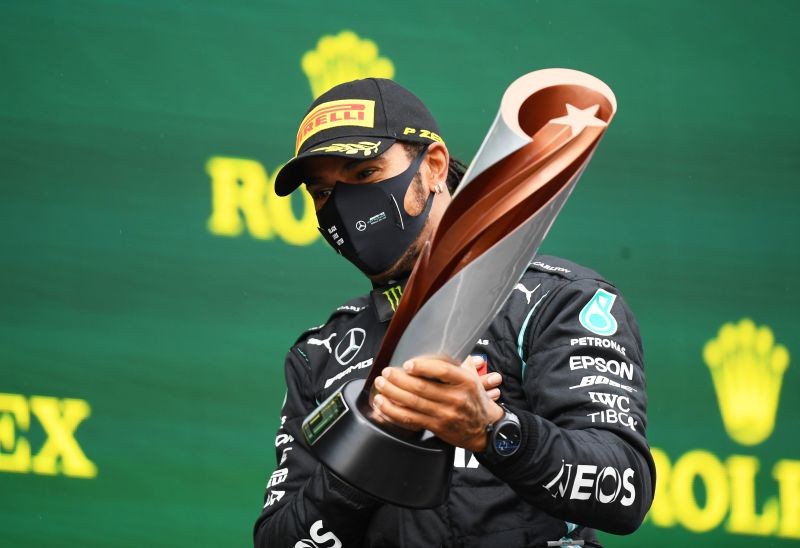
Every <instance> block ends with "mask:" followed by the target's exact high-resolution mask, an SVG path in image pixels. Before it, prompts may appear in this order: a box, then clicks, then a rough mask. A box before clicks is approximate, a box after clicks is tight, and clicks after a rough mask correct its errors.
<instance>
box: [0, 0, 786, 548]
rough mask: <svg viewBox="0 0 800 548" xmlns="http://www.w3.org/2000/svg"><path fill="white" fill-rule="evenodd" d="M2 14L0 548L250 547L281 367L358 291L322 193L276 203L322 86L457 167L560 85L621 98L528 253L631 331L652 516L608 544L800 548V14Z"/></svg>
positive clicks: (321, 9) (409, 6) (96, 8)
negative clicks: (421, 107)
mask: <svg viewBox="0 0 800 548" xmlns="http://www.w3.org/2000/svg"><path fill="white" fill-rule="evenodd" d="M0 14H1V16H0V79H2V85H0V161H1V162H2V164H1V165H2V170H3V171H2V176H0V181H2V201H0V220H1V221H0V222H1V223H2V224H1V225H0V226H2V232H1V233H0V265H1V266H2V270H1V271H0V281H1V282H2V283H0V494H1V496H0V545H3V546H246V545H248V544H250V543H251V540H250V530H251V526H252V523H253V521H254V519H255V518H256V516H257V515H258V513H259V511H260V509H261V506H262V501H261V497H262V494H263V488H264V484H265V483H266V480H267V478H268V477H269V474H270V472H271V471H272V469H273V467H274V464H275V457H274V433H275V430H276V429H277V426H278V422H279V409H280V405H281V401H282V398H283V391H284V388H283V356H284V354H285V352H286V350H287V349H288V347H289V346H290V345H291V344H292V342H293V341H294V339H295V338H296V337H297V335H298V334H299V333H300V332H301V331H302V330H304V329H306V328H307V327H310V326H312V325H316V324H319V323H322V322H323V321H324V320H325V318H326V317H327V315H328V313H329V312H330V311H331V310H332V309H333V308H334V307H335V306H337V305H338V304H341V303H342V302H343V301H345V300H347V299H348V298H350V297H352V296H354V295H356V294H360V293H363V292H365V291H366V290H367V289H368V283H367V282H366V280H365V279H363V278H362V277H361V276H360V275H359V273H358V272H357V271H356V270H355V269H354V268H352V267H351V266H349V264H347V263H346V262H345V261H342V260H340V259H339V258H337V257H336V256H335V254H334V253H333V252H331V251H330V250H329V249H328V248H327V247H326V245H325V244H324V243H323V242H322V240H321V239H320V238H319V237H318V236H317V232H316V228H315V222H314V221H315V220H314V217H313V213H312V212H311V210H309V206H308V203H307V202H306V201H303V199H302V198H299V197H295V198H293V199H291V200H287V199H278V198H276V197H274V196H273V195H272V194H271V193H270V191H269V188H270V185H271V177H272V176H273V174H274V173H275V171H276V169H277V168H278V167H279V165H280V164H281V163H282V162H284V161H286V160H287V159H288V158H289V157H290V156H291V154H292V152H293V145H294V135H295V131H296V128H297V124H298V122H299V121H300V119H301V118H302V115H303V113H304V111H305V109H306V107H307V106H308V104H309V103H310V101H311V100H312V98H313V97H314V96H315V94H316V93H318V91H316V92H315V90H319V89H322V88H324V87H325V86H326V85H328V84H329V83H335V81H336V79H337V78H354V77H359V76H366V75H383V76H391V75H393V76H394V77H395V78H396V79H397V80H398V81H399V82H400V83H401V84H403V85H406V86H407V87H409V88H410V89H412V90H414V91H415V92H416V93H417V94H418V95H419V96H420V97H422V99H423V100H424V101H425V102H426V103H427V104H428V106H429V107H430V108H431V110H432V111H433V112H434V113H435V115H436V116H437V118H438V119H439V123H440V126H441V130H442V136H443V137H444V139H445V140H446V142H447V144H448V146H449V148H450V150H451V152H452V153H453V154H454V155H456V156H458V157H461V158H463V159H464V160H467V161H468V160H469V159H470V158H471V157H472V155H473V154H474V152H475V151H476V149H477V147H478V145H479V144H480V142H481V140H482V138H483V135H484V134H485V132H486V130H487V129H488V127H489V125H490V123H491V121H492V119H493V117H494V115H495V113H496V111H497V106H498V104H499V100H500V97H501V95H502V92H503V91H504V90H505V88H506V87H507V86H508V84H509V83H510V82H511V81H513V80H514V79H515V78H516V77H518V76H520V75H522V74H524V73H526V72H529V71H531V70H535V69H538V68H545V67H569V68H575V69H579V70H584V71H586V72H589V73H591V74H593V75H596V76H598V77H599V78H601V79H602V80H604V81H605V82H607V83H608V84H609V85H610V86H611V88H612V89H613V90H614V91H615V93H616V95H617V99H618V102H619V111H618V114H617V117H616V118H615V120H614V123H613V124H612V126H611V128H610V129H609V131H608V133H607V134H606V137H605V138H604V141H603V143H602V144H601V145H600V147H599V149H598V152H597V154H596V155H595V158H594V160H593V163H592V165H591V166H590V168H589V169H588V170H587V173H586V175H585V176H584V177H583V179H582V181H581V183H580V185H579V186H578V188H577V189H576V191H575V193H574V194H573V197H572V198H571V199H570V201H569V203H568V204H567V205H566V207H565V209H564V211H563V213H562V214H561V216H560V218H559V219H558V221H557V222H556V224H555V225H554V227H553V230H552V231H551V233H550V235H549V236H548V238H547V240H546V242H545V245H544V247H543V250H542V251H544V252H547V253H552V254H556V255H561V256H564V257H567V258H570V259H572V260H575V261H577V262H579V263H583V264H585V265H588V266H591V267H592V268H595V269H596V270H598V271H599V272H601V273H603V274H604V275H605V276H607V277H608V278H610V279H611V280H613V281H614V282H616V284H617V285H618V286H619V287H620V288H621V290H622V291H623V292H624V294H625V296H626V298H627V300H628V301H629V303H630V304H631V306H632V307H633V309H634V310H635V312H636V314H637V317H638V319H639V322H640V324H641V330H642V335H643V339H644V345H645V355H646V371H647V376H648V389H649V395H650V409H649V419H650V427H649V435H650V439H651V443H652V445H653V447H654V448H655V449H654V454H655V456H656V458H657V463H658V469H659V486H658V493H657V499H656V503H655V505H654V507H653V510H652V511H651V513H650V515H649V517H648V519H647V521H646V523H645V524H644V525H643V526H642V528H641V529H640V531H639V532H637V533H636V534H635V535H633V536H632V537H615V536H612V535H604V536H603V538H604V540H605V542H606V543H607V544H608V545H610V546H626V545H627V546H634V545H636V546H642V545H644V546H676V545H683V544H700V543H703V544H704V545H725V546H742V547H744V546H747V547H750V546H754V545H758V546H761V545H768V546H775V547H781V546H790V545H796V543H797V541H798V539H800V442H799V441H798V435H797V433H798V432H800V421H799V420H798V418H799V417H800V403H798V400H797V398H796V397H793V396H795V395H796V394H797V393H798V391H800V365H798V364H797V363H794V362H795V361H796V360H793V359H792V358H794V357H795V356H797V355H800V346H799V345H798V338H797V335H798V333H800V320H798V318H799V317H800V315H798V309H800V296H799V294H798V291H797V288H796V286H797V283H798V282H797V280H798V279H800V257H799V256H798V246H797V243H796V241H795V238H796V236H797V234H800V216H798V214H797V212H796V203H797V201H798V198H800V192H798V190H797V186H796V185H797V174H798V171H799V170H798V168H800V146H799V145H800V140H799V139H798V137H797V127H798V123H800V109H798V106H797V105H798V99H797V89H798V84H800V78H799V77H798V76H799V75H800V70H799V69H798V65H797V60H796V54H797V40H796V29H795V26H796V22H797V21H798V18H800V4H797V3H796V2H792V1H786V2H777V1H776V2H764V3H761V4H756V3H753V2H722V1H718V2H704V3H699V2H690V1H686V0H673V1H671V2H667V3H647V2H631V1H622V0H619V1H609V2H591V3H590V2H578V1H563V2H557V1H554V0H553V1H550V0H548V1H542V2H497V3H463V2H458V3H456V2H452V3H451V2H427V3H421V2H416V1H406V2H401V3H399V4H392V5H389V4H375V3H338V4H335V5H334V4H331V3H317V2H313V3H312V2H306V3H302V4H299V3H293V2H281V3H266V2H252V1H247V2H246V1H241V0H240V1H236V2H210V1H197V2H185V3H181V2H174V1H171V2H166V1H164V2H145V1H142V2H130V1H121V0H120V1H116V2H100V1H78V2H22V1H17V2H13V1H11V2H10V1H6V2H0ZM345 31H348V32H345ZM326 37H327V38H326ZM304 59H305V61H304ZM792 234H794V235H795V236H792ZM747 319H749V320H747ZM724 326H727V327H724ZM787 365H788V367H787ZM712 372H713V374H712ZM773 421H774V422H773ZM289 540H290V539H287V541H289Z"/></svg>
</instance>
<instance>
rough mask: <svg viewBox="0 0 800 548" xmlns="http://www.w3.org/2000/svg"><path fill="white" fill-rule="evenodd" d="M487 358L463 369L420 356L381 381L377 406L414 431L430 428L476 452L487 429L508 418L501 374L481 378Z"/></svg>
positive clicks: (387, 371)
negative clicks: (502, 399) (500, 402)
mask: <svg viewBox="0 0 800 548" xmlns="http://www.w3.org/2000/svg"><path fill="white" fill-rule="evenodd" d="M482 362H483V360H482V359H481V358H476V357H471V358H467V360H465V361H464V363H463V364H462V365H461V366H458V365H455V364H452V363H450V362H447V361H444V360H440V359H436V358H415V359H413V360H409V361H407V362H406V363H404V364H403V368H402V369H400V368H397V367H387V368H386V369H384V370H383V372H382V374H381V376H380V377H378V378H376V379H375V388H376V389H377V390H378V392H379V394H377V395H376V396H375V398H374V400H373V406H374V407H375V409H376V411H378V412H379V413H380V414H382V415H383V416H385V417H386V418H388V419H389V420H391V421H392V422H394V423H395V424H398V425H400V426H402V427H404V428H408V429H409V430H422V429H427V430H430V431H431V432H433V433H434V434H436V436H437V437H438V438H440V439H441V440H443V441H446V442H447V443H449V444H451V445H455V446H457V447H463V448H465V449H469V450H470V451H472V452H474V453H476V452H480V451H483V450H484V449H485V448H486V426H487V425H489V424H492V423H494V422H496V421H498V420H499V419H500V418H501V417H502V416H503V408H502V407H500V406H499V405H497V404H496V403H495V402H494V401H493V400H496V399H497V398H499V397H500V390H499V389H498V388H497V387H498V386H499V385H500V383H501V382H502V377H501V376H500V374H499V373H489V374H488V375H484V376H482V377H480V376H478V372H477V371H476V367H477V366H478V365H480V364H481V363H482Z"/></svg>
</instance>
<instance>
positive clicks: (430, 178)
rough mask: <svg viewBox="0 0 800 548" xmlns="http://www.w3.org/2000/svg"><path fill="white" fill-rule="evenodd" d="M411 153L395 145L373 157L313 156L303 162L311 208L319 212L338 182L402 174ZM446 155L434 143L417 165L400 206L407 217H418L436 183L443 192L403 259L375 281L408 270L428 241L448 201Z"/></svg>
mask: <svg viewBox="0 0 800 548" xmlns="http://www.w3.org/2000/svg"><path fill="white" fill-rule="evenodd" d="M412 156H413V153H409V152H407V150H406V148H405V147H404V146H403V145H401V144H399V143H395V144H394V145H392V146H391V147H390V148H389V149H388V150H387V151H386V152H384V153H383V154H381V155H380V156H376V157H374V158H358V159H355V158H343V157H340V156H316V157H312V158H308V159H306V160H305V162H304V163H303V168H302V169H303V174H304V179H305V187H306V191H308V193H309V194H310V195H311V197H312V199H313V200H314V208H315V209H316V210H317V211H319V210H320V209H321V208H322V206H323V205H325V202H326V201H327V200H328V197H329V196H330V195H331V192H333V188H334V186H335V185H336V183H337V182H338V181H341V182H345V183H354V184H371V183H377V182H380V181H383V180H386V179H388V178H390V177H394V176H395V175H399V174H400V173H402V172H404V171H405V170H406V169H408V167H409V166H410V165H411V162H412V161H413V160H414V158H413V157H412ZM448 159H449V156H448V154H447V148H445V146H444V145H442V144H440V143H433V144H431V145H430V146H429V147H428V150H427V152H426V154H425V158H424V159H423V162H422V165H421V166H420V169H419V172H418V173H417V175H415V177H414V181H413V182H412V183H411V186H410V187H409V189H408V192H407V193H406V196H405V199H404V200H403V206H404V207H405V210H406V211H407V212H408V214H410V215H414V216H416V215H419V214H420V213H421V212H422V211H423V209H424V208H425V203H426V201H427V200H428V197H429V195H430V193H431V192H433V191H434V188H435V186H436V185H437V183H438V184H439V185H440V188H441V189H442V192H441V193H440V194H437V195H436V197H435V199H434V203H433V206H432V208H431V212H430V215H429V216H428V220H427V222H426V224H425V228H424V229H423V230H422V232H421V233H420V235H419V237H418V238H417V239H416V240H415V241H414V243H413V244H412V245H411V246H410V247H409V249H408V250H407V251H406V253H405V254H404V255H403V257H401V258H400V260H398V261H397V263H395V264H394V265H393V266H392V267H390V268H389V269H388V270H387V271H386V272H384V273H381V274H379V275H377V276H373V277H371V279H372V280H373V281H375V282H381V281H385V280H388V279H391V278H394V277H397V276H399V275H402V274H405V273H407V272H408V271H410V270H411V267H413V265H414V262H415V261H416V259H417V256H418V255H419V250H420V249H421V246H422V244H423V243H424V242H425V241H428V240H430V238H431V236H432V235H433V231H434V230H435V228H436V227H437V226H438V224H439V221H440V219H441V216H442V214H443V213H444V209H445V207H446V206H447V204H448V203H449V202H450V194H449V193H448V191H447V185H446V184H445V182H444V181H445V179H446V177H447V164H448Z"/></svg>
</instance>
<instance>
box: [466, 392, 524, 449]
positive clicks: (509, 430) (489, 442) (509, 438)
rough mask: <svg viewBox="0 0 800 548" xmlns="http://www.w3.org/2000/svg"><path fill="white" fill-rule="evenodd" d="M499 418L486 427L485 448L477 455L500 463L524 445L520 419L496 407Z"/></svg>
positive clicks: (503, 408)
mask: <svg viewBox="0 0 800 548" xmlns="http://www.w3.org/2000/svg"><path fill="white" fill-rule="evenodd" d="M496 407H497V408H498V410H499V412H500V416H499V418H498V419H497V420H496V421H494V422H492V423H490V424H489V425H487V426H486V436H485V441H484V444H483V448H482V449H480V450H479V451H478V452H477V453H478V454H480V455H481V456H483V457H485V458H486V459H488V460H489V461H492V462H500V461H502V460H505V459H507V458H509V457H511V456H512V455H514V454H515V453H516V452H517V451H518V450H519V448H520V445H521V443H522V430H521V425H520V420H519V417H517V415H516V414H514V413H513V412H512V411H510V410H509V409H508V408H506V406H505V405H502V404H501V405H496Z"/></svg>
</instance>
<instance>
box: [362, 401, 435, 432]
mask: <svg viewBox="0 0 800 548" xmlns="http://www.w3.org/2000/svg"><path fill="white" fill-rule="evenodd" d="M372 405H373V406H374V407H375V409H376V411H378V412H380V413H382V414H383V415H384V416H386V417H388V418H389V419H390V420H391V421H392V422H393V423H394V424H396V425H398V426H401V427H403V428H406V429H408V430H425V429H427V428H428V425H429V424H430V422H431V418H430V417H428V416H427V415H423V414H422V413H418V412H416V411H414V410H413V409H409V408H407V407H402V406H400V405H397V404H395V403H392V402H391V401H390V400H389V399H387V398H385V397H384V396H382V395H381V394H378V395H376V396H375V398H374V399H373V400H372Z"/></svg>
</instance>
